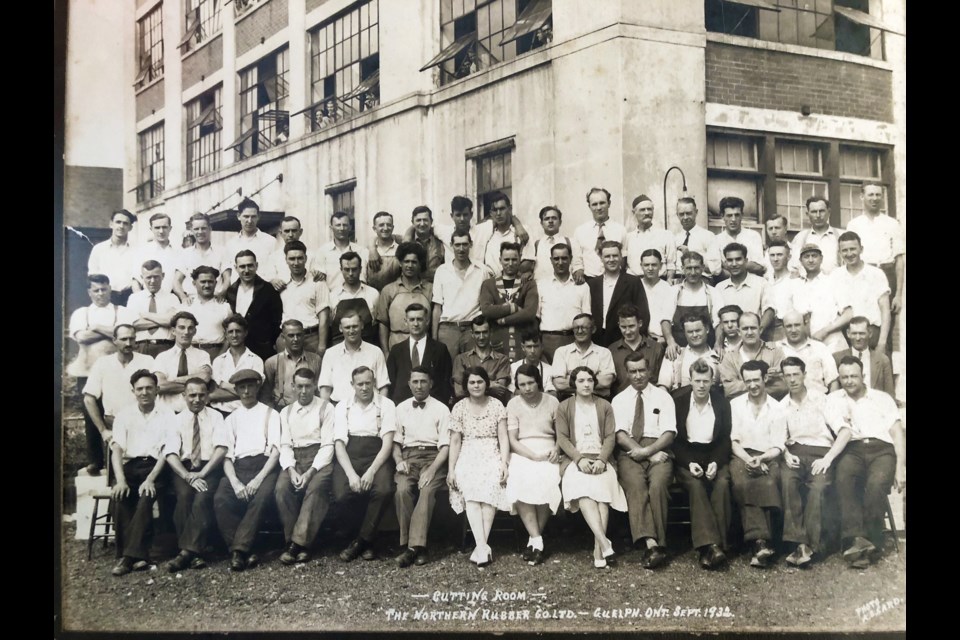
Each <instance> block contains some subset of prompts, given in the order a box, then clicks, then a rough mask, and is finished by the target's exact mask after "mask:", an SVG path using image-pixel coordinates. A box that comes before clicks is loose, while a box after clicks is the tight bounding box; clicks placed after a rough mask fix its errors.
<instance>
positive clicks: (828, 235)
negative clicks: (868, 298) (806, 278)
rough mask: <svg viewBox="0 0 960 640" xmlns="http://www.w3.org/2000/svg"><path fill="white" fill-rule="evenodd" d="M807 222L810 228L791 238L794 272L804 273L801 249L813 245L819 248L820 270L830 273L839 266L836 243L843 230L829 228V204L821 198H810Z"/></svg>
mask: <svg viewBox="0 0 960 640" xmlns="http://www.w3.org/2000/svg"><path fill="white" fill-rule="evenodd" d="M806 210H807V220H808V221H809V222H810V226H809V227H808V228H806V229H801V230H800V231H799V232H797V235H795V236H794V237H793V243H792V245H791V251H790V253H791V254H793V256H794V257H793V260H794V264H793V265H792V266H793V268H794V270H796V271H797V272H798V273H801V274H802V273H804V270H803V268H802V267H803V264H801V260H800V258H801V257H802V256H801V253H802V252H803V248H804V247H806V246H808V245H813V246H816V247H819V248H820V254H821V255H822V257H823V261H822V264H821V270H822V271H823V273H830V272H831V271H833V270H834V269H836V268H837V267H839V266H840V252H839V246H838V244H837V243H838V241H839V238H840V234H841V233H843V229H838V228H837V227H832V226H830V202H829V201H828V200H827V199H826V198H824V197H823V196H810V197H809V198H807V203H806Z"/></svg>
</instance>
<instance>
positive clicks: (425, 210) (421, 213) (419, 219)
mask: <svg viewBox="0 0 960 640" xmlns="http://www.w3.org/2000/svg"><path fill="white" fill-rule="evenodd" d="M410 219H411V223H412V224H413V241H414V242H416V243H417V244H419V245H420V246H421V247H423V249H424V251H425V252H426V255H425V256H424V262H425V264H424V267H423V269H422V273H421V276H422V277H423V279H424V280H426V281H427V282H430V283H433V276H434V275H435V274H436V273H437V268H438V267H439V266H440V265H441V264H443V263H444V262H446V259H447V251H446V249H445V248H444V243H443V240H441V239H440V238H438V237H437V234H436V231H435V230H434V228H433V212H432V211H431V210H430V207H427V206H425V205H420V206H419V207H414V208H413V213H412V214H411V215H410ZM397 259H398V260H402V258H400V257H399V256H398V258H397ZM451 259H452V254H451Z"/></svg>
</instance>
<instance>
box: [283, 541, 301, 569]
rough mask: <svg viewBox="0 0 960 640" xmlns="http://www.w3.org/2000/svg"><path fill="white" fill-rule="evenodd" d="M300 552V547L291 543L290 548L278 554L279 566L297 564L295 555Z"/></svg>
mask: <svg viewBox="0 0 960 640" xmlns="http://www.w3.org/2000/svg"><path fill="white" fill-rule="evenodd" d="M299 551H300V545H298V544H297V543H296V542H291V543H290V546H289V547H287V548H286V549H285V550H284V552H283V553H281V554H280V562H281V564H285V565H287V566H290V565H291V564H296V563H297V553H298V552H299Z"/></svg>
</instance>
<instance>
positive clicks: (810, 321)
mask: <svg viewBox="0 0 960 640" xmlns="http://www.w3.org/2000/svg"><path fill="white" fill-rule="evenodd" d="M800 265H801V266H802V267H803V270H802V271H801V273H805V275H804V276H803V277H802V278H799V279H797V281H796V283H794V287H793V308H794V310H796V311H797V312H799V313H801V314H803V319H804V322H805V323H806V325H807V334H808V335H809V336H810V337H811V338H812V339H814V340H819V341H820V342H822V343H824V344H825V345H827V348H828V349H829V350H830V351H831V352H837V351H840V350H841V349H845V348H846V346H847V343H846V341H845V340H844V339H843V334H842V333H841V332H840V330H841V329H842V328H843V327H844V325H845V324H846V322H848V321H849V320H850V317H849V316H841V315H840V308H839V305H838V304H837V300H836V296H834V295H833V288H832V285H831V283H830V280H829V279H828V277H827V272H826V271H824V270H823V266H824V255H823V248H822V247H820V246H819V245H816V244H813V243H807V244H805V245H803V246H802V247H801V248H800Z"/></svg>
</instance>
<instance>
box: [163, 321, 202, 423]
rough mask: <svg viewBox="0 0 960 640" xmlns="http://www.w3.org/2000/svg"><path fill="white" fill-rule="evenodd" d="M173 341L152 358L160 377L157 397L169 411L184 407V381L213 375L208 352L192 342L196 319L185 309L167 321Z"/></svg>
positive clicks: (180, 409) (179, 409)
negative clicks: (171, 329)
mask: <svg viewBox="0 0 960 640" xmlns="http://www.w3.org/2000/svg"><path fill="white" fill-rule="evenodd" d="M170 325H171V326H172V327H173V338H174V345H173V346H172V347H170V348H169V349H167V350H166V351H163V352H161V353H159V354H157V357H156V358H154V373H156V374H157V379H158V380H159V387H158V393H159V396H160V398H159V401H160V403H161V404H162V405H164V406H166V407H167V408H169V409H170V410H171V411H183V410H184V409H185V408H186V405H185V404H184V400H183V388H184V387H183V385H184V383H186V381H187V380H189V379H190V378H193V377H197V378H201V379H203V381H204V382H209V381H210V378H211V377H212V375H213V368H212V367H211V366H210V356H209V355H207V353H206V352H205V351H201V350H200V349H197V348H196V347H194V346H192V342H193V336H194V335H196V333H197V319H196V318H195V317H194V316H193V314H192V313H190V312H188V311H178V312H177V313H176V314H174V316H173V318H172V319H171V321H170Z"/></svg>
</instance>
